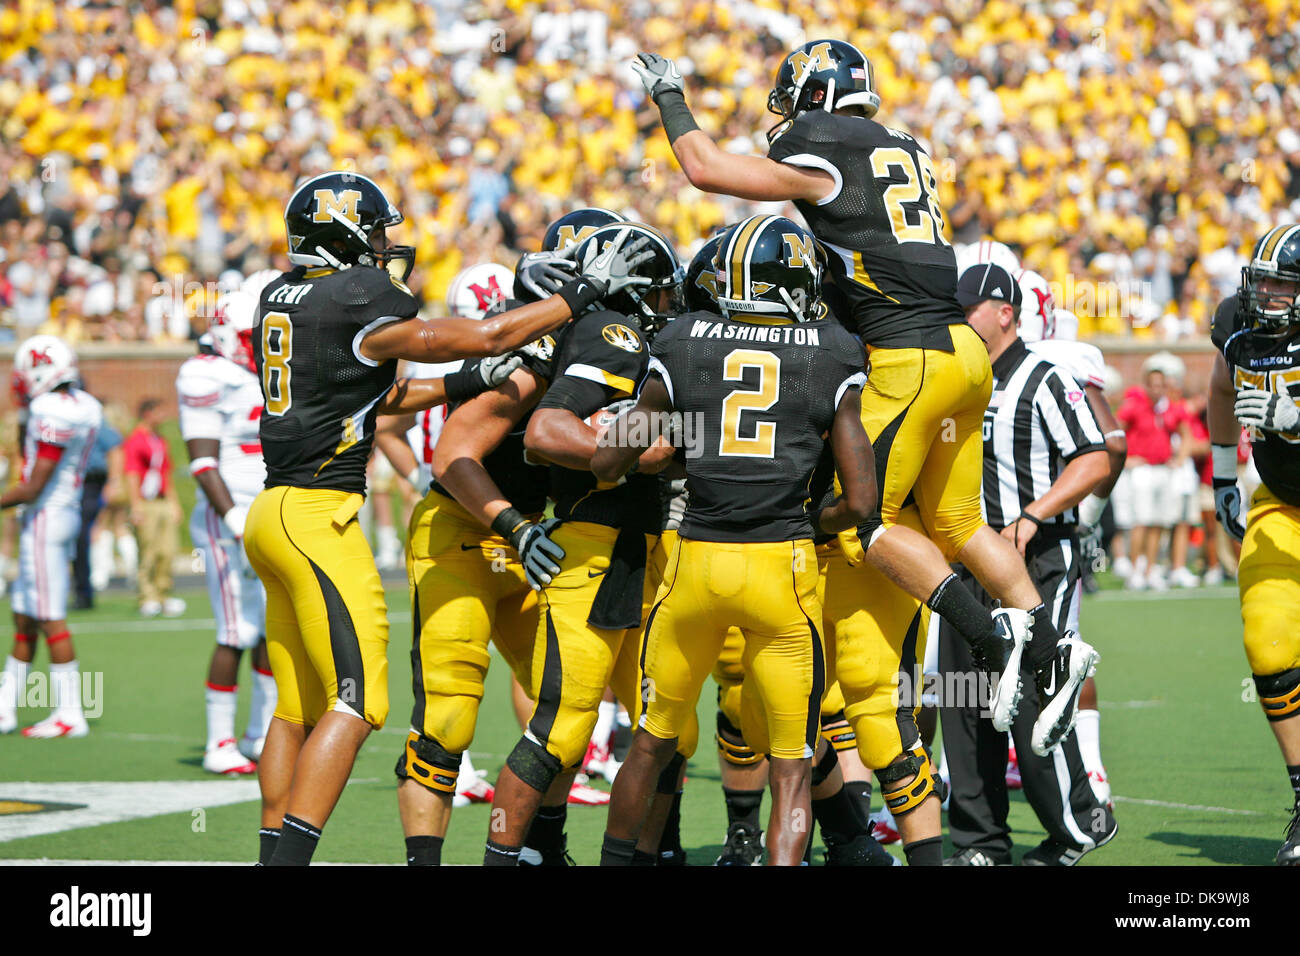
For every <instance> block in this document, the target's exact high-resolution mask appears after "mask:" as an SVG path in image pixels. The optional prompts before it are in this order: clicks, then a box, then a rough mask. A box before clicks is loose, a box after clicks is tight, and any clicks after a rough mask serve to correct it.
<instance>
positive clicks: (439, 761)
mask: <svg viewBox="0 0 1300 956" xmlns="http://www.w3.org/2000/svg"><path fill="white" fill-rule="evenodd" d="M393 772H394V773H396V774H397V776H398V777H399V778H400V779H402V780H414V781H415V782H416V783H418V784H421V785H423V786H425V787H428V788H429V789H430V790H432V791H434V792H435V793H455V792H456V778H457V777H459V776H460V754H454V753H450V752H448V751H446V750H444V749H443V748H442V745H441V744H439V743H438V741H436V740H434V739H433V738H432V737H425V736H424V735H423V734H417V733H416V732H415V731H411V732H410V733H409V734H407V735H406V747H405V748H403V750H402V755H401V756H400V757H398V758H397V766H396V767H395V768H394V771H393Z"/></svg>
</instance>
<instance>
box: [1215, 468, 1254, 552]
mask: <svg viewBox="0 0 1300 956" xmlns="http://www.w3.org/2000/svg"><path fill="white" fill-rule="evenodd" d="M1214 514H1215V517H1217V518H1218V519H1219V524H1221V525H1223V530H1224V531H1226V532H1228V534H1230V535H1232V536H1233V537H1234V538H1236V539H1237V540H1238V541H1240V540H1241V539H1242V538H1244V537H1245V536H1246V529H1245V527H1244V526H1243V525H1242V523H1241V489H1240V488H1239V487H1237V483H1236V482H1235V481H1234V482H1232V483H1231V484H1229V483H1227V482H1220V481H1219V479H1217V478H1216V479H1215V480H1214Z"/></svg>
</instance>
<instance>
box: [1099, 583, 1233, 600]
mask: <svg viewBox="0 0 1300 956" xmlns="http://www.w3.org/2000/svg"><path fill="white" fill-rule="evenodd" d="M1236 596H1237V588H1236V586H1235V585H1234V586H1231V587H1226V586H1216V587H1208V588H1207V587H1199V588H1179V589H1178V590H1176V591H1098V592H1097V593H1095V594H1089V595H1087V596H1086V597H1085V598H1084V601H1085V602H1087V601H1109V602H1115V601H1194V600H1198V599H1199V600H1206V601H1208V600H1216V601H1217V600H1224V599H1227V598H1235V597H1236Z"/></svg>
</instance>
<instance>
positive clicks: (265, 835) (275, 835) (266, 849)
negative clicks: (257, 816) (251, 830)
mask: <svg viewBox="0 0 1300 956" xmlns="http://www.w3.org/2000/svg"><path fill="white" fill-rule="evenodd" d="M257 842H258V851H257V865H258V866H266V865H267V864H268V863H270V862H271V857H272V856H274V855H275V846H276V844H277V843H279V842H280V828H279V827H262V829H260V830H258V831H257Z"/></svg>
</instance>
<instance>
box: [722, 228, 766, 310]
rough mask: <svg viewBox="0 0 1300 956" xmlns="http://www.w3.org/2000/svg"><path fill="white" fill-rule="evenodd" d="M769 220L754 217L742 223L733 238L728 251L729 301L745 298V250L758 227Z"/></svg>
mask: <svg viewBox="0 0 1300 956" xmlns="http://www.w3.org/2000/svg"><path fill="white" fill-rule="evenodd" d="M768 218H770V217H768V216H754V217H752V218H751V219H750V220H749V221H748V222H744V223H741V225H740V228H739V229H737V230H736V232H735V234H734V236H733V237H732V240H731V248H730V249H729V250H727V253H728V254H727V296H726V297H727V298H729V299H743V298H745V295H744V293H745V291H746V290H745V264H746V262H747V257H746V255H745V250H746V249H748V248H749V243H750V241H751V240H752V239H753V237H754V233H755V232H756V231H757V230H758V227H759V226H760V225H761V224H762V223H763V222H764V221H765V220H767V219H768Z"/></svg>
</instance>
